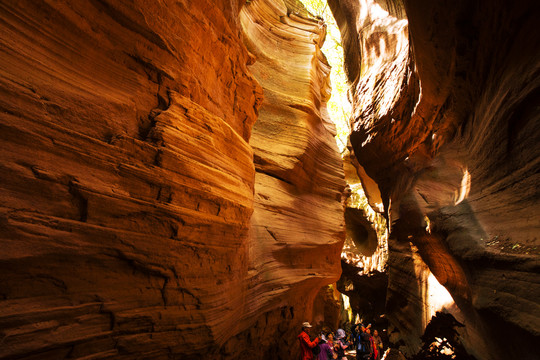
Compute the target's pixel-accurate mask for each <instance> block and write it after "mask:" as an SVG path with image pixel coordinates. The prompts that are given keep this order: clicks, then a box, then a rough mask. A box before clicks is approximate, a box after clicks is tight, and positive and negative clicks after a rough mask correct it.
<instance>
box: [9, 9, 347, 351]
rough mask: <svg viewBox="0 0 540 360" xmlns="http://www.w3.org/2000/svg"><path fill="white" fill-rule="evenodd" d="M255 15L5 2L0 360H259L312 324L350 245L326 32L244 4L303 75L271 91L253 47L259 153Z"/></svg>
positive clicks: (283, 12) (284, 13)
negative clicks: (345, 241) (327, 108)
mask: <svg viewBox="0 0 540 360" xmlns="http://www.w3.org/2000/svg"><path fill="white" fill-rule="evenodd" d="M257 3H260V5H257ZM243 4H244V2H237V1H219V2H214V1H207V0H198V1H172V0H171V1H160V2H146V1H138V0H134V1H101V0H99V1H98V0H96V1H61V2H57V1H30V0H29V1H8V2H2V4H0V19H1V25H0V32H1V36H0V39H1V40H0V41H1V46H0V47H1V49H2V50H1V51H0V63H1V64H2V66H1V67H0V69H1V70H0V94H1V95H0V108H1V111H0V117H1V122H0V126H1V131H0V139H1V142H2V145H1V154H2V155H1V166H2V180H1V181H0V186H1V189H0V191H1V194H2V195H1V196H0V223H1V225H0V226H1V231H0V239H1V250H0V284H1V285H0V337H1V340H0V342H1V344H2V345H1V346H0V358H25V359H30V358H33V359H34V358H35V359H60V358H85V359H90V358H92V359H105V358H111V359H113V358H114V359H131V358H139V359H140V358H147V359H164V358H179V359H180V358H181V359H190V358H197V359H199V358H201V357H202V358H208V359H210V358H242V357H244V358H263V355H262V353H263V352H265V351H266V350H267V349H266V348H265V346H266V345H269V343H268V341H267V342H266V343H264V342H263V341H262V340H263V339H272V340H273V341H278V340H279V339H286V341H290V339H288V338H287V336H289V335H291V334H292V333H293V332H294V333H295V332H296V331H297V330H298V328H297V326H298V324H299V323H301V322H302V321H305V320H310V319H305V318H303V316H309V315H311V307H310V305H309V304H308V305H307V306H304V307H303V306H300V305H301V304H302V305H303V302H304V301H306V302H308V303H309V301H313V299H314V297H315V295H316V293H317V290H318V288H320V287H321V286H322V285H324V284H327V283H330V282H332V281H334V280H335V279H336V278H337V277H339V271H340V270H339V255H337V254H338V252H339V247H340V245H341V242H342V237H343V229H342V227H343V224H342V223H343V220H342V218H340V216H339V212H340V209H341V208H340V206H341V205H340V198H339V194H340V191H341V188H342V186H343V184H342V180H341V179H342V177H343V174H342V170H341V169H340V167H339V166H338V161H337V159H338V157H337V155H336V154H331V153H332V151H334V150H335V149H334V148H332V147H331V146H330V145H329V141H330V139H331V135H330V132H331V129H330V130H329V128H328V124H327V121H326V120H327V119H326V118H325V116H324V115H323V116H322V117H321V116H319V113H320V112H321V111H323V114H324V110H323V109H324V101H325V99H326V97H327V92H328V87H327V84H326V81H327V80H326V79H327V73H328V68H327V66H326V64H325V62H324V59H323V57H322V56H321V55H320V51H319V49H318V46H317V45H316V43H317V42H320V41H321V37H322V36H323V34H324V31H323V30H322V29H318V23H317V22H316V21H313V20H307V19H305V18H304V17H303V16H302V15H298V16H297V15H294V14H293V13H292V12H291V11H290V9H291V7H289V3H283V4H278V5H276V4H273V5H272V4H271V3H270V2H268V3H266V2H264V1H252V2H251V4H250V5H249V9H255V7H256V6H266V7H267V8H266V9H264V11H263V12H262V14H260V15H261V16H266V17H269V19H267V20H265V21H268V22H269V23H273V22H274V21H275V24H282V28H281V31H283V33H282V34H281V35H280V36H282V37H285V38H288V39H289V40H290V41H289V42H288V43H287V44H288V47H287V48H285V50H286V51H287V53H286V54H279V56H277V55H275V54H274V55H272V54H271V53H270V54H269V56H270V57H269V59H274V60H275V61H276V62H277V63H278V64H279V65H278V66H279V67H283V69H284V70H285V69H286V68H287V67H291V66H297V65H296V64H301V65H300V67H301V68H302V69H304V71H303V72H302V73H299V74H295V70H296V69H293V68H289V72H288V73H286V72H282V73H278V72H277V70H278V69H276V68H275V69H272V70H271V71H270V70H266V71H267V73H269V74H272V77H273V79H270V80H272V81H273V80H275V81H283V80H285V79H286V78H287V76H290V75H291V76H292V75H293V74H295V75H294V81H292V80H291V81H289V82H290V83H293V84H294V87H293V88H288V89H287V88H286V87H284V88H282V89H281V90H280V92H279V93H278V92H275V93H273V92H272V81H269V82H267V83H266V82H265V81H264V79H262V77H261V76H262V75H263V74H264V73H265V70H264V66H263V65H262V64H263V63H264V58H263V56H262V52H261V53H257V52H254V54H255V57H257V60H258V61H260V63H261V65H259V67H257V68H255V70H254V73H255V74H256V75H257V76H258V77H260V78H261V83H262V84H263V86H264V87H265V89H266V90H265V92H266V93H267V99H268V100H267V102H266V103H265V105H263V108H262V109H261V111H262V113H261V119H264V118H266V119H269V120H272V119H271V118H275V119H276V122H275V123H274V124H269V123H268V124H266V125H264V123H262V122H261V123H260V124H261V125H258V126H257V129H256V131H255V132H256V133H257V135H256V136H254V137H253V139H252V145H251V146H250V144H249V143H248V142H249V140H250V134H251V130H252V126H253V124H254V123H255V121H256V119H257V109H258V108H259V107H260V104H261V102H262V98H263V97H262V88H261V87H260V85H259V84H258V83H257V81H256V80H255V79H254V78H253V77H252V75H251V72H250V70H249V69H248V65H247V64H248V63H252V62H253V60H254V57H253V55H250V54H249V53H248V51H247V50H246V47H245V45H244V39H243V35H242V30H241V26H240V20H239V11H240V8H241V6H242V5H243ZM265 4H266V5H265ZM269 4H270V5H272V6H269ZM291 4H292V3H291ZM249 9H248V12H249V11H250V10H249ZM254 19H255V18H254ZM254 19H252V20H254ZM244 20H246V19H244ZM244 20H243V21H244ZM252 20H250V19H247V20H246V21H247V22H248V24H247V25H246V24H244V25H245V26H248V27H251V26H252V27H254V28H257V27H259V28H258V30H257V31H258V33H261V34H263V35H264V34H265V33H266V36H269V38H270V39H271V38H272V37H273V36H276V34H273V33H272V29H273V28H274V27H273V26H272V27H268V26H267V27H262V26H261V25H260V24H251V25H249V22H250V21H252ZM261 21H262V20H261ZM245 26H244V27H245ZM297 27H298V28H299V29H298V30H295V29H296V28H297ZM250 31H252V30H248V31H247V34H246V38H247V39H249V38H250V36H252V35H250ZM253 31H255V29H253ZM287 31H290V34H289V35H288V36H287V35H286V34H287ZM254 36H259V35H254ZM278 36H279V34H278ZM312 40H314V41H315V42H313V41H312ZM293 46H298V49H297V50H296V51H295V50H294V49H293ZM273 48H274V50H275V51H277V48H276V46H275V45H274V46H273ZM263 49H264V48H261V51H263ZM285 50H284V51H285ZM286 56H291V57H292V56H294V57H298V60H297V62H295V61H293V59H292V58H291V59H287V58H286ZM280 61H281V62H283V63H282V64H280ZM287 61H289V62H288V63H287ZM272 66H274V65H272ZM275 85H276V86H278V84H275ZM270 114H273V115H270ZM321 118H322V119H323V120H321ZM258 124H259V123H258ZM265 127H266V128H267V129H273V130H271V131H270V132H269V131H267V130H264V128H265ZM272 131H274V132H275V133H273V132H272ZM329 131H330V132H329ZM265 136H266V137H270V138H271V139H274V140H271V139H270V140H268V142H267V143H266V142H264V141H263V140H260V139H261V138H263V137H265ZM279 144H282V145H279ZM280 146H282V147H280ZM253 148H254V149H255V154H256V159H257V161H256V163H257V168H258V170H259V171H257V173H256V172H255V166H254V163H253ZM323 155H324V157H327V158H328V160H326V161H319V157H323ZM272 158H279V161H278V162H279V163H282V158H287V159H289V160H290V161H288V162H286V164H285V165H283V166H282V168H280V169H279V171H278V170H276V169H275V168H272V169H269V168H268V167H266V165H265V163H264V161H263V159H266V160H268V162H269V160H270V159H272ZM254 191H255V202H254ZM254 204H255V206H254ZM254 208H255V210H254ZM252 215H253V216H252ZM280 321H282V322H283V323H284V325H283V326H282V327H281V328H280V327H278V326H273V325H275V324H276V323H277V322H280ZM293 326H294V328H293ZM254 344H256V346H255V345H254ZM245 349H254V350H253V352H252V353H250V354H249V356H251V357H246V356H248V355H246V354H244V353H243V352H244V351H245ZM254 354H255V355H254ZM253 355H254V356H255V357H253ZM273 358H275V357H273Z"/></svg>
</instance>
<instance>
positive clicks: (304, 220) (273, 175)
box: [240, 0, 345, 359]
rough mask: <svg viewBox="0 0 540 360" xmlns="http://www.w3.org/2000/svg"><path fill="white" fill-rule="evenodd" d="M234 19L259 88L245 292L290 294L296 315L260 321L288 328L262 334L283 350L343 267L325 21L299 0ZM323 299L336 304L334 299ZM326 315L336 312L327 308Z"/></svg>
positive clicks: (261, 300)
mask: <svg viewBox="0 0 540 360" xmlns="http://www.w3.org/2000/svg"><path fill="white" fill-rule="evenodd" d="M240 20H241V23H242V26H243V29H244V34H245V41H246V44H247V47H248V50H249V51H250V53H251V54H252V56H253V57H254V58H255V59H256V60H255V63H254V64H253V65H252V66H250V70H251V72H252V73H253V75H254V77H255V78H256V79H257V80H258V81H259V83H260V84H261V86H262V87H263V89H264V97H265V100H264V102H263V104H262V106H261V108H260V110H259V118H258V119H257V122H256V123H255V125H254V127H253V133H252V137H251V139H250V145H251V146H252V147H253V150H254V161H255V168H256V175H255V203H254V212H253V216H252V217H251V228H252V231H253V234H254V235H253V238H254V239H256V241H253V242H252V243H251V246H250V269H251V270H250V273H252V277H251V278H250V283H251V284H252V286H253V288H252V292H251V297H252V298H253V301H254V303H257V304H258V305H257V307H254V308H256V309H259V311H260V309H276V308H278V305H279V304H283V301H284V299H287V304H288V306H289V309H290V311H291V312H294V318H293V319H284V318H283V317H282V316H280V314H281V313H277V314H276V316H271V317H270V318H269V319H267V321H266V326H269V327H279V328H283V329H286V330H285V333H284V334H282V338H280V339H265V341H267V342H269V341H272V342H273V343H272V344H271V345H272V346H273V347H274V348H275V349H276V350H274V351H277V354H278V356H280V357H281V358H282V359H289V358H290V357H291V356H292V355H291V349H293V351H292V353H293V354H294V352H295V351H296V350H294V349H296V348H297V347H298V340H297V339H296V336H295V335H297V332H298V323H299V321H300V319H312V318H313V319H314V320H316V319H315V318H314V317H313V315H312V314H313V309H312V305H311V304H313V302H314V300H315V296H316V295H317V292H318V290H319V289H320V288H321V287H322V286H323V285H327V284H329V283H333V282H335V281H337V280H338V279H339V274H340V273H341V267H340V260H339V259H340V253H341V248H342V247H343V240H344V237H345V229H344V218H343V206H342V203H341V196H342V192H343V189H344V187H345V181H344V174H343V166H342V163H341V158H340V156H339V150H338V148H337V145H336V142H335V139H334V135H335V128H334V124H333V123H332V122H331V121H330V119H329V117H328V114H327V112H326V101H327V100H328V98H329V97H330V84H329V72H330V67H329V65H328V63H327V61H326V58H325V57H324V55H323V54H322V52H321V50H320V47H321V46H322V44H323V42H324V37H325V34H326V28H325V26H324V25H323V23H322V22H321V21H319V20H317V19H314V18H313V17H312V16H311V15H310V14H309V13H308V12H307V11H306V10H305V9H304V7H303V5H301V2H300V1H297V0H287V1H271V0H259V1H253V2H251V3H249V4H248V5H246V6H245V7H244V8H243V10H242V13H241V16H240ZM321 296H323V297H324V296H325V295H324V294H320V295H319V297H321ZM328 299H329V300H328V305H327V306H330V308H332V305H333V302H335V299H331V298H328ZM320 302H321V301H319V303H320ZM262 305H263V306H262ZM323 307H324V306H323ZM334 307H335V306H334ZM334 311H335V313H336V314H337V313H338V311H339V308H335V309H334ZM316 313H317V314H318V316H317V319H318V320H319V321H320V322H321V324H317V323H315V324H316V325H322V324H323V323H325V321H324V309H323V310H322V311H316ZM335 316H336V315H334V317H335ZM326 317H329V319H328V320H327V322H328V321H329V322H330V323H332V322H335V319H334V320H332V314H331V311H330V313H328V314H327V316H326ZM285 321H292V322H289V323H287V324H288V325H286V324H285V323H284V322H285ZM295 322H296V323H295ZM270 355H271V356H276V353H275V352H274V353H273V354H270ZM251 358H258V357H251ZM272 358H274V357H272Z"/></svg>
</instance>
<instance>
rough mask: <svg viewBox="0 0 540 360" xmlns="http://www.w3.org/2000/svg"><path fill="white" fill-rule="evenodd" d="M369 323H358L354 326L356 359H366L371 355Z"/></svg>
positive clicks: (370, 357)
mask: <svg viewBox="0 0 540 360" xmlns="http://www.w3.org/2000/svg"><path fill="white" fill-rule="evenodd" d="M370 328H371V324H369V325H368V326H367V327H364V325H362V324H359V325H358V326H357V327H356V337H355V340H356V360H367V359H372V357H373V354H374V353H373V347H372V337H371V334H370V332H371V330H370Z"/></svg>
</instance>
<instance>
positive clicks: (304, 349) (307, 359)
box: [298, 321, 319, 360]
mask: <svg viewBox="0 0 540 360" xmlns="http://www.w3.org/2000/svg"><path fill="white" fill-rule="evenodd" d="M310 328H311V325H310V324H309V323H308V322H307V321H306V322H305V323H303V324H302V332H301V333H300V335H298V341H300V360H313V351H311V349H313V348H314V347H315V346H317V344H318V343H319V337H318V336H317V338H316V339H315V340H313V341H311V340H310V338H309V330H310Z"/></svg>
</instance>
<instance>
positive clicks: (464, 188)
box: [456, 169, 471, 205]
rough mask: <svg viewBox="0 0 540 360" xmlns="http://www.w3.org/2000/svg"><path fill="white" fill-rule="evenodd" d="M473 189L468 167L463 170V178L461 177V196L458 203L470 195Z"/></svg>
mask: <svg viewBox="0 0 540 360" xmlns="http://www.w3.org/2000/svg"><path fill="white" fill-rule="evenodd" d="M470 190H471V174H470V173H469V171H468V170H467V169H465V170H463V178H462V179H461V188H460V191H459V197H458V199H457V200H456V205H457V204H459V203H460V202H462V201H463V200H465V199H466V198H467V196H469V191H470Z"/></svg>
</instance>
